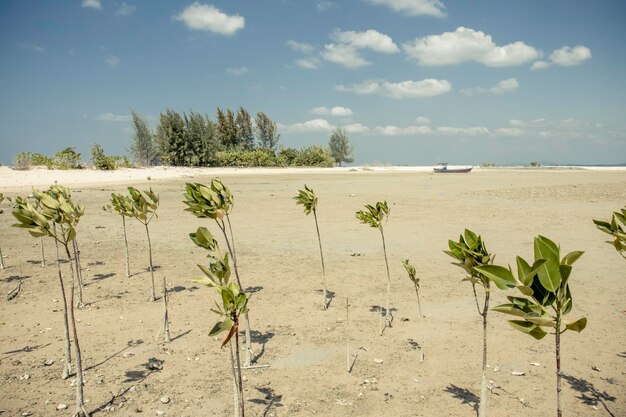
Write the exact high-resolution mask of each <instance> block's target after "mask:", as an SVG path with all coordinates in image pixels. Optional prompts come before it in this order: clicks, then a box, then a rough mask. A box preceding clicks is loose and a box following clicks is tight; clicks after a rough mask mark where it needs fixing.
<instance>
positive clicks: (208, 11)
mask: <svg viewBox="0 0 626 417" xmlns="http://www.w3.org/2000/svg"><path fill="white" fill-rule="evenodd" d="M174 20H179V21H181V22H183V23H184V24H185V25H186V26H187V27H188V28H189V29H193V30H204V31H207V32H213V33H217V34H220V35H226V36H230V35H234V34H235V32H237V31H238V30H240V29H243V28H244V26H245V19H244V18H243V17H241V16H239V15H238V14H236V15H227V14H226V13H224V12H222V11H221V10H219V9H218V8H216V7H215V6H213V5H211V4H200V3H198V2H195V3H193V4H191V5H189V6H187V7H186V8H184V9H183V11H182V12H180V13H179V14H178V15H177V16H174Z"/></svg>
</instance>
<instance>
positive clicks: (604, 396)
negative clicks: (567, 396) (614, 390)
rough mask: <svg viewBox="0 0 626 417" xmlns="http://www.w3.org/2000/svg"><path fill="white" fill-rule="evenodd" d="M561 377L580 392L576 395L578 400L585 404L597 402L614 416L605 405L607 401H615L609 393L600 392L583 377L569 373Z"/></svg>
mask: <svg viewBox="0 0 626 417" xmlns="http://www.w3.org/2000/svg"><path fill="white" fill-rule="evenodd" d="M563 379H564V380H565V381H566V382H567V383H568V384H569V385H570V387H571V388H572V389H573V390H574V391H577V392H579V393H580V395H577V396H576V398H578V399H579V400H580V401H582V402H583V404H585V405H589V406H597V405H598V404H602V407H604V409H605V410H606V412H607V413H609V415H610V416H611V417H615V414H613V413H612V412H611V410H609V407H608V406H607V405H606V403H607V402H612V403H613V402H615V400H616V399H617V398H616V397H614V396H612V395H610V394H609V393H608V392H606V391H603V392H600V391H599V390H598V389H597V388H596V387H594V386H593V384H592V383H591V382H589V381H587V380H585V379H582V378H576V377H574V376H571V375H563Z"/></svg>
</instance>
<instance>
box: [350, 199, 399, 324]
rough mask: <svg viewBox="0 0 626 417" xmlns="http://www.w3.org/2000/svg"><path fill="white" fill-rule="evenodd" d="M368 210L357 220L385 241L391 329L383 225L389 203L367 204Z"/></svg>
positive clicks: (389, 286) (389, 290) (387, 216)
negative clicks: (376, 230)
mask: <svg viewBox="0 0 626 417" xmlns="http://www.w3.org/2000/svg"><path fill="white" fill-rule="evenodd" d="M365 208H366V210H359V211H357V212H356V218H357V219H358V220H359V221H360V222H361V223H363V224H367V225H368V226H370V227H374V228H376V229H378V230H379V231H380V237H381V238H382V240H383V255H384V257H385V267H386V268H387V307H386V309H385V319H386V325H389V326H390V327H391V321H392V317H391V306H390V297H391V296H390V294H391V276H390V275H389V262H388V261H387V246H386V245H385V232H384V230H383V224H384V223H386V221H387V219H388V218H389V206H388V205H387V201H382V202H381V201H379V202H377V203H376V204H375V205H373V206H372V205H370V204H366V205H365Z"/></svg>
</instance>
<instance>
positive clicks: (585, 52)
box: [550, 45, 591, 67]
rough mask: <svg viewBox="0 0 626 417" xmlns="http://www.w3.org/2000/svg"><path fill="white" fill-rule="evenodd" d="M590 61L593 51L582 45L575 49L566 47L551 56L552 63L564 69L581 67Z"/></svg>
mask: <svg viewBox="0 0 626 417" xmlns="http://www.w3.org/2000/svg"><path fill="white" fill-rule="evenodd" d="M588 59H591V50H590V49H589V48H587V47H585V46H582V45H578V46H575V47H573V48H570V47H569V46H564V47H562V48H561V49H557V50H556V51H554V52H552V54H550V61H552V62H554V63H555V64H557V65H562V66H564V67H571V66H573V65H579V64H581V63H583V62H584V61H586V60H588Z"/></svg>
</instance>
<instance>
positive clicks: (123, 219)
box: [122, 215, 130, 278]
mask: <svg viewBox="0 0 626 417" xmlns="http://www.w3.org/2000/svg"><path fill="white" fill-rule="evenodd" d="M122 229H123V230H124V247H125V248H126V278H130V258H129V256H128V238H127V237H126V217H125V216H124V215H122Z"/></svg>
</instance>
